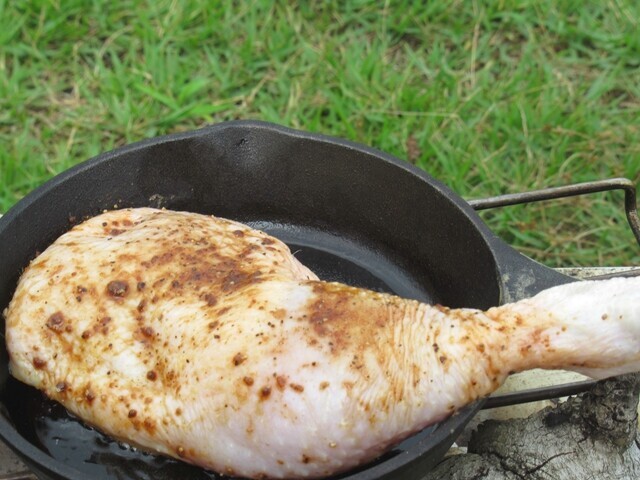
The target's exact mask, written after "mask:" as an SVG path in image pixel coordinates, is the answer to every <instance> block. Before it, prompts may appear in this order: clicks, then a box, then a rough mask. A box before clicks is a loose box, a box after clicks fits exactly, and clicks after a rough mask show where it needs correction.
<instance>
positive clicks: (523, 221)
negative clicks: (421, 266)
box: [0, 0, 640, 266]
mask: <svg viewBox="0 0 640 480" xmlns="http://www.w3.org/2000/svg"><path fill="white" fill-rule="evenodd" d="M295 3H300V4H301V5H295ZM295 3H294V2H275V1H255V2H232V1H222V2H210V1H206V0H199V1H190V2H181V1H177V0H173V1H167V0H156V1H148V2H142V1H133V0H117V1H116V0H112V1H81V0H49V1H46V0H39V1H8V0H0V212H4V211H6V210H7V209H9V208H10V207H11V206H12V205H13V204H14V203H15V202H17V201H18V200H19V199H20V198H21V197H22V196H24V195H25V194H26V193H27V192H29V191H30V190H31V189H33V188H34V187H35V186H37V185H39V184H41V183H42V182H44V181H45V180H46V179H48V178H50V177H51V176H53V175H55V174H56V173H59V172H61V171H63V170H65V169H66V168H68V167H70V166H71V165H73V164H75V163H77V162H80V161H82V160H85V159H87V158H90V157H92V156H94V155H96V154H98V153H100V152H103V151H106V150H109V149H111V148H113V147H115V146H118V145H123V144H125V143H129V142H132V141H136V140H140V139H143V138H147V137H151V136H156V135H161V134H164V133H169V132H176V131H183V130H189V129H193V128H196V127H200V126H202V125H205V124H208V123H212V122H220V121H224V120H231V119H239V118H244V119H261V120H266V121H272V122H277V123H280V124H283V125H288V126H291V127H294V128H301V129H305V130H310V131H317V132H322V133H326V134H331V135H335V136H339V137H343V138H348V139H351V140H355V141H358V142H362V143H365V144H368V145H371V146H374V147H376V148H379V149H381V150H384V151H387V152H389V153H391V154H394V155H396V156H398V157H400V158H402V159H406V160H407V161H410V162H412V163H414V164H416V165H418V166H419V167H420V168H423V169H424V170H426V171H427V172H429V173H431V174H432V175H433V176H435V177H436V178H438V179H440V180H442V181H443V182H445V183H446V184H448V185H449V186H451V187H452V188H453V189H454V190H455V191H457V192H458V193H459V194H461V195H462V196H464V197H465V198H478V197H484V196H491V195H497V194H500V193H509V192H518V191H523V190H530V189H536V188H541V187H547V186H556V185H564V184H567V183H571V182H580V181H587V180H595V179H600V178H607V177H614V176H626V177H629V178H631V179H632V180H634V181H638V180H640V173H639V172H640V143H639V142H638V139H640V34H639V32H640V25H639V22H640V20H639V19H640V3H638V2H637V1H634V0H610V1H603V2H581V1H508V0H503V1H493V2H463V1H455V2H428V4H427V5H418V4H419V3H422V2H413V1H409V0H405V1H395V2H391V1H387V2H385V3H384V4H382V2H369V1H361V0H357V1H356V0H354V1H348V2H339V1H325V2H295ZM425 3H426V2H425ZM390 187H391V188H393V186H390ZM483 217H484V218H485V219H486V221H487V222H488V223H489V225H490V226H491V228H493V229H494V231H496V232H497V233H499V234H500V235H501V236H502V237H503V238H505V239H506V240H507V241H509V242H510V243H512V244H513V245H516V246H517V247H518V248H519V249H520V250H521V251H523V252H525V253H526V254H528V255H530V256H532V257H533V258H537V259H539V260H541V261H543V262H544V263H547V264H549V265H553V266H571V265H598V264H600V265H621V264H623V265H624V264H634V263H640V254H639V252H640V248H639V247H638V245H636V244H635V243H634V240H633V237H632V235H631V234H630V232H629V231H628V228H627V227H626V225H625V219H624V214H623V212H622V196H621V195H619V194H611V195H608V194H598V195H593V196H589V197H582V198H579V199H573V200H570V201H562V202H555V203H552V204H550V203H543V204H539V205H535V206H528V207H510V208H508V209H503V210H501V211H492V212H489V213H486V214H483Z"/></svg>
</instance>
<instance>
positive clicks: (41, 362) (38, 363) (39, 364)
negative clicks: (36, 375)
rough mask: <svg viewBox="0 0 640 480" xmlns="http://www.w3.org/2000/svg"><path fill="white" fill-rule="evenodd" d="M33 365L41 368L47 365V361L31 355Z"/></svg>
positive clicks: (37, 368) (38, 368)
mask: <svg viewBox="0 0 640 480" xmlns="http://www.w3.org/2000/svg"><path fill="white" fill-rule="evenodd" d="M32 363H33V367H34V368H35V369H36V370H42V369H43V368H44V367H46V366H47V361H46V360H42V359H41V358H40V357H33V361H32Z"/></svg>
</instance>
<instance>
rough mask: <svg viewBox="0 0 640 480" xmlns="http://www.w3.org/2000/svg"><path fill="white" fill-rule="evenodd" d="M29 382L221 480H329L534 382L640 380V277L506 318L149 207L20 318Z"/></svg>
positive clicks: (558, 296)
mask: <svg viewBox="0 0 640 480" xmlns="http://www.w3.org/2000/svg"><path fill="white" fill-rule="evenodd" d="M5 317H6V341H7V347H8V351H9V354H10V361H11V363H10V368H11V372H12V374H13V375H14V376H15V377H16V378H18V379H19V380H21V381H23V382H25V383H28V384H30V385H33V386H35V387H36V388H39V389H41V390H43V391H44V392H45V393H46V394H47V395H48V396H49V397H51V398H53V399H55V400H57V401H59V402H60V403H62V404H63V405H64V406H65V407H66V408H68V409H69V410H70V411H72V412H73V413H74V414H76V415H78V416H79V417H80V418H82V419H84V420H85V421H86V422H88V423H89V424H92V425H94V426H96V427H97V428H99V429H100V430H102V431H104V432H106V433H107V434H110V435H112V436H113V437H115V438H118V439H122V440H125V441H127V442H129V443H132V444H134V445H137V446H140V447H142V448H145V449H147V450H149V451H154V452H160V453H163V454H166V455H170V456H172V457H176V458H180V459H182V460H184V461H187V462H191V463H194V464H197V465H201V466H203V467H206V468H209V469H213V470H216V471H219V472H223V473H228V474H234V475H239V476H246V477H252V478H261V477H273V478H292V477H296V478H300V477H308V478H313V477H322V476H326V475H330V474H333V473H337V472H341V471H344V470H347V469H349V468H352V467H354V466H356V465H358V464H362V463H363V462H367V461H369V460H371V459H373V458H375V457H376V456H378V455H380V454H381V453H382V452H384V451H385V449H387V448H389V447H390V446H391V445H393V444H394V443H396V442H398V441H399V440H401V439H403V438H405V437H407V436H408V435H410V434H412V433H413V432H416V431H418V430H420V429H422V428H424V427H425V426H427V425H429V424H432V423H434V422H437V421H439V420H441V419H443V418H444V417H446V416H448V415H450V414H451V413H452V412H453V411H455V410H456V409H458V408H460V407H462V406H463V405H465V404H467V403H469V402H472V401H473V400H475V399H477V398H478V397H481V396H484V395H487V394H489V393H490V392H492V391H493V390H495V389H496V388H497V387H498V386H499V385H500V384H501V382H502V381H503V380H504V379H505V377H506V376H507V375H508V374H509V373H511V372H515V371H520V370H525V369H529V368H535V367H541V368H565V369H573V370H576V371H580V372H583V373H586V374H589V375H592V376H595V377H597V378H599V377H604V376H608V375H613V374H618V373H622V372H629V371H636V370H640V318H639V317H640V280H638V279H633V280H630V279H626V280H625V279H619V280H610V281H606V282H599V283H597V282H582V283H575V284H570V285H565V286H560V287H556V288H553V289H550V290H547V291H545V292H543V293H541V294H539V295H538V296H536V297H534V298H532V299H529V300H524V301H521V302H518V303H515V304H511V305H505V306H502V307H498V308H492V309H490V310H489V311H487V312H481V311H477V310H470V309H462V310H450V309H448V308H445V307H441V306H429V305H425V304H421V303H418V302H416V301H411V300H404V299H401V298H398V297H394V296H391V295H385V294H380V293H375V292H371V291H366V290H362V289H357V288H352V287H348V286H345V285H340V284H336V283H325V282H321V281H319V280H317V278H316V277H315V275H314V274H313V273H311V272H310V271H309V270H307V269H306V268H305V267H304V266H302V265H301V264H300V263H298V262H297V260H296V259H295V258H294V257H293V256H292V255H291V253H290V252H289V250H288V249H287V247H286V246H285V245H284V244H282V243H281V242H279V241H278V240H276V239H274V238H271V237H269V236H268V235H266V234H264V233H262V232H258V231H255V230H252V229H250V228H248V227H246V226H243V225H240V224H238V223H235V222H231V221H228V220H222V219H219V218H214V217H206V216H203V215H197V214H192V213H179V212H169V211H161V210H153V209H148V208H141V209H129V210H120V211H113V212H108V213H105V214H103V215H100V216H98V217H95V218H92V219H90V220H88V221H87V222H85V223H83V224H81V225H79V226H76V227H75V228H73V229H72V230H71V231H70V232H68V233H66V234H65V235H63V236H62V237H61V238H59V239H58V240H57V241H56V242H55V243H54V244H53V245H52V246H51V247H49V248H48V249H47V250H46V251H45V252H44V253H43V254H41V255H40V256H39V257H38V258H36V259H35V260H34V261H33V262H32V263H31V264H30V265H29V267H28V268H27V269H26V270H25V272H24V274H23V276H22V278H21V279H20V282H19V285H18V288H17V290H16V293H15V296H14V298H13V300H12V302H11V304H10V305H9V307H8V309H7V310H6V311H5Z"/></svg>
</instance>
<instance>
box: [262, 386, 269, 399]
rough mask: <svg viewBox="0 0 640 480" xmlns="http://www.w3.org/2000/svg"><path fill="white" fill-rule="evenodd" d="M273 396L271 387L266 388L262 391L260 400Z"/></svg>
mask: <svg viewBox="0 0 640 480" xmlns="http://www.w3.org/2000/svg"><path fill="white" fill-rule="evenodd" d="M270 395H271V387H269V386H264V387H262V388H261V389H260V400H266V399H267V398H269V396H270Z"/></svg>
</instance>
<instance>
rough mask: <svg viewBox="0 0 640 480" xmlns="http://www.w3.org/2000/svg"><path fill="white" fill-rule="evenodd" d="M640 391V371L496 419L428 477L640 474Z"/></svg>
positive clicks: (533, 479) (502, 479) (489, 479)
mask: <svg viewBox="0 0 640 480" xmlns="http://www.w3.org/2000/svg"><path fill="white" fill-rule="evenodd" d="M639 394H640V374H633V375H624V376H620V377H615V378H611V379H607V380H603V381H601V382H598V383H597V384H596V385H595V386H594V387H593V388H592V389H591V390H590V391H589V392H585V393H583V394H581V395H578V396H576V397H572V398H570V399H569V400H567V401H566V402H563V403H561V404H559V405H557V406H556V407H549V408H545V409H544V410H541V411H539V412H537V413H535V414H533V415H531V416H530V417H528V418H524V419H512V420H506V421H495V420H488V421H486V422H484V423H482V424H480V425H479V426H478V429H477V430H476V431H475V432H473V434H472V435H471V439H470V441H469V445H468V449H467V453H466V454H460V455H453V456H450V457H447V458H445V459H444V460H443V461H442V462H441V463H440V465H438V466H437V467H436V469H435V470H434V471H432V472H430V473H429V474H428V475H426V476H425V477H424V480H436V479H438V480H468V479H474V480H475V479H483V480H484V479H486V480H520V479H527V480H529V479H530V480H538V479H539V480H543V479H544V480H552V479H553V480H570V479H571V480H573V479H576V478H579V479H593V480H596V479H598V480H601V479H602V480H608V479H616V480H619V479H638V478H640V436H639V435H638V413H637V408H638V396H639Z"/></svg>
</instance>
